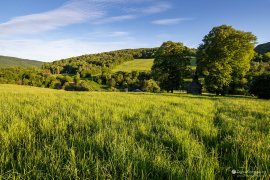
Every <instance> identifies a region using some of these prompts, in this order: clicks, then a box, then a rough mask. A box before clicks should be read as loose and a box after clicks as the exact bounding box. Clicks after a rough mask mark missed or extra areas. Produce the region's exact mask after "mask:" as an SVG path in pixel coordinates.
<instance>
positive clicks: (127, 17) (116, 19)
mask: <svg viewBox="0 0 270 180" xmlns="http://www.w3.org/2000/svg"><path fill="white" fill-rule="evenodd" d="M136 18H137V16H136V15H121V16H113V17H105V18H103V19H99V20H97V21H94V22H93V24H104V23H115V22H121V21H126V20H132V19H136Z"/></svg>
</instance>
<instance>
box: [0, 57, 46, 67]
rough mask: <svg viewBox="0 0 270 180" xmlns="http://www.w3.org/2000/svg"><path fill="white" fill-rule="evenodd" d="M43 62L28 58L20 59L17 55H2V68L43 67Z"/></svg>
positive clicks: (0, 60) (0, 58)
mask: <svg viewBox="0 0 270 180" xmlns="http://www.w3.org/2000/svg"><path fill="white" fill-rule="evenodd" d="M42 64H43V62H40V61H33V60H28V59H20V58H15V57H8V56H0V68H8V67H23V68H27V67H33V66H34V67H41V66H42Z"/></svg>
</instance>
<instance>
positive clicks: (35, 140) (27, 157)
mask: <svg viewBox="0 0 270 180" xmlns="http://www.w3.org/2000/svg"><path fill="white" fill-rule="evenodd" d="M269 106H270V102H269V101H265V100H257V99H252V98H239V97H223V98H216V97H211V96H203V97H201V96H191V95H185V94H148V93H147V94H140V95H138V94H133V93H131V94H129V93H100V92H90V93H89V92H84V93H81V92H65V91H55V90H50V89H41V88H34V87H24V86H15V85H0V117H1V119H0V139H1V141H0V157H1V158H0V179H52V178H54V177H57V178H59V179H209V180H211V179H213V180H214V179H233V178H234V177H233V175H232V173H231V171H232V169H236V170H238V171H243V172H248V173H249V172H257V171H260V173H261V174H259V175H258V174H252V173H251V174H250V173H249V174H244V176H245V175H246V176H248V178H251V179H257V178H261V179H267V178H268V177H269V173H270V171H269V169H270V146H269V135H270V134H269V132H270V123H269V122H270V119H269V118H270V111H269ZM239 118H240V119H239ZM241 175H243V174H241Z"/></svg>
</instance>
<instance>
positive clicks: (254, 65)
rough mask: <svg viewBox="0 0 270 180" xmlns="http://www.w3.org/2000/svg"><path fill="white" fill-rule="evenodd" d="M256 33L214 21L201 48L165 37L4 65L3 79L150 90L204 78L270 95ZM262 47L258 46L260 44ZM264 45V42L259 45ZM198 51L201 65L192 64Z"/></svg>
mask: <svg viewBox="0 0 270 180" xmlns="http://www.w3.org/2000/svg"><path fill="white" fill-rule="evenodd" d="M256 40H257V38H256V36H255V35H253V34H252V33H250V32H244V31H240V30H236V29H234V28H233V27H231V26H227V25H222V26H218V27H214V28H213V29H212V30H211V31H210V32H209V33H208V34H207V35H206V36H205V37H204V38H203V43H202V44H201V45H200V46H199V47H198V49H191V48H188V47H186V46H185V45H184V44H183V43H180V42H172V41H168V42H164V43H163V44H162V45H161V47H159V48H142V49H126V50H119V51H112V52H106V53H99V54H90V55H83V56H79V57H72V58H68V59H63V60H60V61H55V62H52V63H45V64H44V65H43V66H42V68H41V69H39V68H30V69H22V68H7V69H1V70H0V83H16V84H22V85H32V86H38V87H46V88H55V89H65V90H80V91H81V90H97V89H98V88H97V86H96V85H94V84H93V83H92V82H95V83H96V84H99V85H100V86H106V87H108V89H109V90H111V91H115V90H119V89H131V90H132V89H141V90H143V91H149V92H160V91H167V92H174V91H175V90H185V89H186V87H187V84H188V83H189V82H190V79H192V78H197V79H198V78H199V79H200V80H201V82H202V84H203V87H204V89H203V90H204V91H207V92H211V93H216V94H217V95H225V94H244V95H247V94H254V95H257V96H259V97H261V98H270V97H269V94H270V93H269V91H270V88H269V85H270V82H269V79H270V78H269V72H270V58H269V54H270V51H269V52H267V51H265V49H266V47H265V46H263V50H264V51H260V50H258V49H257V50H256V49H255V44H256ZM254 49H255V50H256V51H257V52H256V51H255V50H254ZM259 49H260V48H259ZM194 57H196V59H197V68H196V70H192V69H191V68H190V62H191V58H194ZM152 58H154V59H155V60H154V65H153V67H152V69H151V71H150V72H138V71H134V72H131V73H127V72H116V73H112V69H113V68H114V67H115V66H116V65H119V64H121V63H123V62H125V61H131V60H134V59H152Z"/></svg>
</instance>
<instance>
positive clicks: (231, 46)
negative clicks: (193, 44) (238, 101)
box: [197, 25, 256, 94]
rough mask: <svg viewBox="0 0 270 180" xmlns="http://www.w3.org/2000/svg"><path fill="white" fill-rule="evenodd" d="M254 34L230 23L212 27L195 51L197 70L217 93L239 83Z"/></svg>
mask: <svg viewBox="0 0 270 180" xmlns="http://www.w3.org/2000/svg"><path fill="white" fill-rule="evenodd" d="M255 41H256V37H255V36H254V35H253V34H251V33H249V32H243V31H239V30H235V29H234V28H232V27H231V26H227V25H222V26H218V27H214V28H213V29H212V30H211V31H210V32H209V34H208V35H206V36H205V37H204V39H203V44H201V45H200V47H199V48H198V52H197V63H198V72H200V73H201V74H203V75H204V76H205V81H206V83H205V84H206V88H207V90H208V91H210V92H216V93H217V94H220V93H224V92H225V91H227V90H228V89H229V90H231V91H232V92H233V91H234V90H235V89H236V88H239V87H242V86H243V84H242V82H244V81H245V80H244V78H245V76H246V74H247V72H248V71H249V69H250V62H251V60H252V59H253V56H254V50H253V49H254V44H255Z"/></svg>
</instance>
